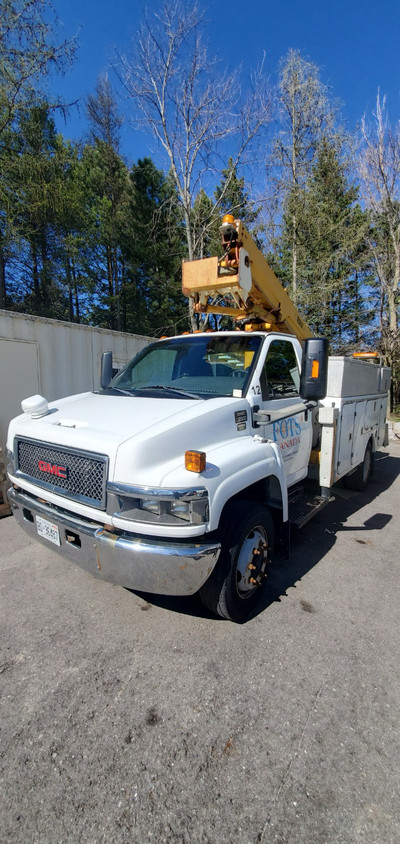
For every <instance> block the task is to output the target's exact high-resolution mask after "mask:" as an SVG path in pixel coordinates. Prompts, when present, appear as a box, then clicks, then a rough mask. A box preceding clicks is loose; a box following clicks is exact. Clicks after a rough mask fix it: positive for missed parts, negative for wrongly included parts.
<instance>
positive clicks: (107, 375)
mask: <svg viewBox="0 0 400 844" xmlns="http://www.w3.org/2000/svg"><path fill="white" fill-rule="evenodd" d="M112 377H113V365H112V352H103V354H102V356H101V369H100V387H101V388H102V390H105V389H106V387H108V385H109V383H110V381H111V379H112Z"/></svg>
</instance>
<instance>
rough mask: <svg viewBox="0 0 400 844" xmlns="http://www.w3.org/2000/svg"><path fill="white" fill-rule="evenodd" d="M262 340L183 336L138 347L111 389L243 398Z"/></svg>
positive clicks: (149, 394)
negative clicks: (138, 351)
mask: <svg viewBox="0 0 400 844" xmlns="http://www.w3.org/2000/svg"><path fill="white" fill-rule="evenodd" d="M261 343H262V338H261V337H260V336H258V337H257V336H255V335H249V336H248V337H243V336H241V337H237V336H236V337H235V336H234V335H227V336H221V335H219V336H218V337H217V336H215V335H210V334H204V335H201V336H200V335H196V336H195V337H194V336H193V335H184V336H183V337H174V338H172V339H171V340H160V341H159V342H158V343H152V344H151V345H150V346H147V347H146V348H145V349H143V351H142V352H140V354H138V355H137V356H136V357H135V358H134V359H133V360H132V361H130V363H128V365H127V366H126V367H125V369H122V370H121V372H119V373H118V375H116V376H115V378H113V380H112V381H111V384H110V388H111V389H116V390H121V391H122V390H123V391H127V392H129V393H132V394H133V395H146V396H153V395H164V396H165V397H166V398H171V397H174V398H179V397H181V398H212V397H215V396H236V397H238V396H239V397H240V396H242V395H244V392H245V390H246V388H247V384H248V383H249V380H250V377H251V374H252V371H253V366H254V363H255V361H256V358H257V353H258V351H259V348H260V345H261Z"/></svg>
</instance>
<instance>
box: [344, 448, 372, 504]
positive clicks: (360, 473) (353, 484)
mask: <svg viewBox="0 0 400 844" xmlns="http://www.w3.org/2000/svg"><path fill="white" fill-rule="evenodd" d="M373 465H374V456H373V454H372V443H371V440H370V441H369V443H368V445H367V447H366V449H365V454H364V459H363V462H362V463H360V465H359V466H357V469H356V471H355V472H352V474H351V475H347V476H346V479H345V480H346V486H347V488H348V489H355V490H357V492H363V490H364V489H366V488H367V486H368V484H369V481H370V480H371V476H372V470H373Z"/></svg>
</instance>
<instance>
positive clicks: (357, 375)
mask: <svg viewBox="0 0 400 844" xmlns="http://www.w3.org/2000/svg"><path fill="white" fill-rule="evenodd" d="M389 386H390V369H388V367H385V366H379V365H377V364H376V363H370V362H369V361H366V360H359V359H357V358H349V357H344V356H338V357H330V358H329V363H328V386H327V392H326V394H327V396H329V397H330V396H332V397H333V398H345V397H349V396H368V395H374V394H376V393H386V392H387V391H388V389H389Z"/></svg>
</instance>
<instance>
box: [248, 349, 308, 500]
mask: <svg viewBox="0 0 400 844" xmlns="http://www.w3.org/2000/svg"><path fill="white" fill-rule="evenodd" d="M258 377H259V389H260V396H259V399H260V400H259V402H258V404H259V407H260V410H262V411H267V412H269V413H270V414H271V421H270V422H269V423H268V424H266V425H265V426H262V428H263V431H262V435H263V436H264V437H267V438H268V439H271V440H272V441H273V442H274V443H276V444H277V446H278V448H279V451H280V454H281V457H282V460H283V465H284V468H285V474H286V482H287V485H288V486H291V485H292V484H294V483H295V482H296V481H298V480H302V479H303V478H304V477H306V475H307V472H308V464H309V459H310V453H311V445H312V418H311V413H310V412H309V411H308V410H307V409H306V408H305V407H304V410H303V409H302V408H301V409H299V405H303V402H302V399H301V397H300V393H299V389H300V360H299V359H298V356H297V355H296V351H295V347H294V343H293V341H292V340H291V339H290V338H284V337H282V338H280V337H276V336H271V337H270V338H268V340H267V342H266V343H265V346H264V350H263V359H262V361H261V366H260V367H259V368H258ZM296 409H297V412H296Z"/></svg>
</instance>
